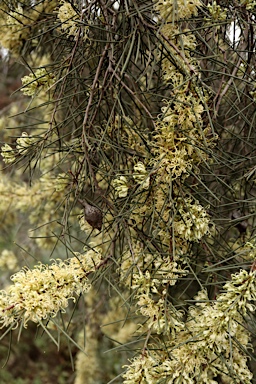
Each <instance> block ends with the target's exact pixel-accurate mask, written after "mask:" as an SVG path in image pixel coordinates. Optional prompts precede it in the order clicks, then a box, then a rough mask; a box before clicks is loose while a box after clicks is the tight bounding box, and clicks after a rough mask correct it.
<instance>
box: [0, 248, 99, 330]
mask: <svg viewBox="0 0 256 384" xmlns="http://www.w3.org/2000/svg"><path fill="white" fill-rule="evenodd" d="M100 257H101V255H100V253H99V252H97V251H95V250H94V251H93V250H89V251H88V252H86V253H85V254H83V255H81V254H76V256H75V257H73V258H71V259H68V260H65V261H62V260H56V261H54V262H53V263H52V264H51V265H44V264H38V265H36V266H35V267H34V269H32V270H30V269H28V268H23V269H22V270H21V271H19V272H17V273H15V274H14V275H13V276H12V277H11V280H12V281H13V285H11V286H10V287H9V288H8V289H6V290H5V291H1V292H0V323H1V324H2V326H5V327H6V326H9V325H11V326H13V327H15V326H16V325H17V322H18V321H20V320H21V319H22V322H23V325H24V326H25V327H26V326H27V323H28V321H33V322H36V323H37V322H39V321H41V320H43V319H46V318H48V317H54V316H56V314H57V313H58V312H59V311H65V309H66V308H67V306H68V301H69V300H75V298H74V294H76V295H79V294H81V293H85V292H88V290H89V289H90V288H91V285H90V282H89V280H88V277H87V276H88V274H89V272H91V271H94V270H95V265H96V264H97V262H99V261H100Z"/></svg>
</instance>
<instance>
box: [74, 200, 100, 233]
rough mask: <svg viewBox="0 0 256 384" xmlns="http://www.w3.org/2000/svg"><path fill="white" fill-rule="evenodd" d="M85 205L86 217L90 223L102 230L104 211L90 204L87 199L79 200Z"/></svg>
mask: <svg viewBox="0 0 256 384" xmlns="http://www.w3.org/2000/svg"><path fill="white" fill-rule="evenodd" d="M78 201H79V202H80V203H81V204H82V205H83V206H84V218H85V220H86V221H87V223H88V224H90V226H91V227H92V228H93V229H94V228H96V229H98V230H99V231H100V230H101V227H102V213H101V211H100V210H99V209H98V208H96V207H94V206H93V205H90V204H88V203H87V201H85V200H80V199H79V200H78Z"/></svg>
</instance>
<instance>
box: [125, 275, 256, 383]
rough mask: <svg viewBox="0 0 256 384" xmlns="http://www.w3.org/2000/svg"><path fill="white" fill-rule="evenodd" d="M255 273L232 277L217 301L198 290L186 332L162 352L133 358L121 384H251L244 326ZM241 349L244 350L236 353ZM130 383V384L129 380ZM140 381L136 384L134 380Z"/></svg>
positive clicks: (254, 292) (255, 292)
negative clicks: (241, 383)
mask: <svg viewBox="0 0 256 384" xmlns="http://www.w3.org/2000/svg"><path fill="white" fill-rule="evenodd" d="M255 281H256V280H255V271H252V272H247V271H244V270H241V271H240V272H238V273H236V274H234V275H232V279H231V281H230V282H227V283H226V284H225V286H224V290H225V291H224V292H223V293H221V294H220V295H219V296H218V297H217V299H216V301H215V302H213V303H212V302H210V301H209V299H208V296H207V292H206V291H204V290H203V291H200V292H199V293H198V294H197V296H196V298H195V303H196V305H194V306H191V307H190V309H189V312H188V318H187V321H186V323H185V324H184V328H183V329H180V331H179V332H177V333H176V334H175V335H174V337H171V338H170V340H169V341H167V342H165V348H164V349H163V350H162V351H161V349H158V348H157V347H156V345H155V350H156V351H158V352H157V353H154V352H151V354H149V353H148V354H146V353H144V355H142V356H141V357H136V358H134V360H133V361H132V363H131V365H130V366H128V369H127V371H126V373H125V374H124V376H123V377H124V379H125V380H124V384H129V383H132V382H135V383H137V382H145V383H152V384H153V383H154V384H158V383H159V384H160V383H161V382H162V381H163V380H167V381H168V383H170V384H172V383H177V380H178V381H180V382H182V383H188V384H195V383H212V384H214V383H216V384H217V383H218V382H219V378H220V379H221V382H225V383H227V384H231V383H240V382H244V383H250V382H251V380H252V373H251V372H250V370H249V369H248V366H247V356H246V347H247V346H249V332H248V330H247V329H246V327H245V325H244V322H245V319H246V315H247V313H248V312H251V311H254V305H253V304H252V303H253V302H255V300H256V284H255ZM240 346H243V347H241V348H240ZM132 380H134V381H132ZM138 380H140V381H138Z"/></svg>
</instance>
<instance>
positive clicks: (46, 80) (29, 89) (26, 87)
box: [21, 68, 56, 96]
mask: <svg viewBox="0 0 256 384" xmlns="http://www.w3.org/2000/svg"><path fill="white" fill-rule="evenodd" d="M21 80H22V84H23V87H22V88H21V91H22V92H23V93H24V95H28V96H33V95H35V94H38V93H39V92H41V91H42V92H44V93H47V92H48V91H49V89H50V88H51V87H52V86H53V85H54V83H55V82H56V79H55V77H54V75H53V74H52V73H50V72H48V71H47V70H46V68H39V69H37V70H35V71H34V72H33V73H30V75H28V76H24V77H23V78H22V79H21Z"/></svg>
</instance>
